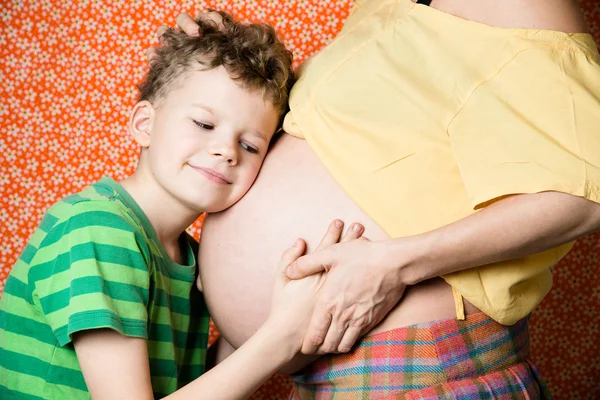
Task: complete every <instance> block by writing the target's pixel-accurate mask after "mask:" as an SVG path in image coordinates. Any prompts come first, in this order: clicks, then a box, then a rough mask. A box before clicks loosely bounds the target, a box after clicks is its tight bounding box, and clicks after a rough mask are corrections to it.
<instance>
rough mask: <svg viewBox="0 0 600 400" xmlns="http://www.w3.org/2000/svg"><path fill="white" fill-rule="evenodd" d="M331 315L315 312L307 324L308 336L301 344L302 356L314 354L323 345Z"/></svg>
mask: <svg viewBox="0 0 600 400" xmlns="http://www.w3.org/2000/svg"><path fill="white" fill-rule="evenodd" d="M331 319H332V315H331V313H329V312H324V313H317V312H315V313H314V314H313V316H312V318H311V320H310V323H309V324H308V332H309V334H308V335H307V336H306V337H305V338H304V341H303V343H302V350H301V351H302V353H303V354H315V352H316V351H317V350H318V348H319V347H320V346H321V345H322V344H323V341H324V340H325V337H326V335H327V332H328V331H329V325H330V324H331Z"/></svg>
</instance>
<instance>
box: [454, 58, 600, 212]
mask: <svg viewBox="0 0 600 400" xmlns="http://www.w3.org/2000/svg"><path fill="white" fill-rule="evenodd" d="M448 134H449V137H450V141H451V144H452V149H453V152H454V155H455V157H456V160H457V162H458V165H459V168H460V172H461V175H462V179H463V181H464V184H465V187H466V189H467V192H468V194H469V197H470V199H471V202H472V206H473V208H475V209H476V208H480V207H483V206H485V205H487V204H489V203H490V202H493V201H495V200H497V199H499V198H501V197H503V196H506V195H511V194H521V193H537V192H542V191H559V192H564V193H569V194H573V195H576V196H582V197H585V198H587V199H589V200H592V201H595V202H600V67H599V57H598V56H597V54H595V55H594V54H588V53H586V52H583V51H574V50H573V49H570V50H561V49H556V48H552V49H551V48H534V49H529V50H525V51H523V52H521V53H519V54H517V55H516V56H515V57H514V58H513V59H512V60H511V61H510V62H508V63H507V64H506V65H504V67H503V68H501V70H500V71H499V72H498V73H497V75H496V76H494V77H492V78H491V79H489V80H488V81H486V82H484V83H482V84H481V85H480V86H479V87H477V89H476V90H475V91H474V92H473V93H472V95H471V96H470V98H469V100H468V101H467V102H466V104H465V105H464V107H463V108H462V109H461V110H460V111H459V113H458V114H457V115H456V116H455V117H454V119H453V120H452V122H451V123H450V125H449V127H448Z"/></svg>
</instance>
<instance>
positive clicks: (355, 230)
mask: <svg viewBox="0 0 600 400" xmlns="http://www.w3.org/2000/svg"><path fill="white" fill-rule="evenodd" d="M364 231H365V227H364V226H362V224H359V223H358V222H355V223H353V224H352V225H350V229H348V231H347V232H346V234H345V235H344V237H343V238H342V240H341V241H342V242H347V241H348V240H354V239H358V238H359V237H361V235H362V234H363V232H364Z"/></svg>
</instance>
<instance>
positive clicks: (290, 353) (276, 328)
mask: <svg viewBox="0 0 600 400" xmlns="http://www.w3.org/2000/svg"><path fill="white" fill-rule="evenodd" d="M300 331H301V329H296V328H295V327H294V326H293V325H290V324H287V325H286V324H283V323H281V322H280V321H278V320H277V318H276V317H274V316H269V318H268V319H267V321H265V323H264V324H263V326H261V328H260V329H259V331H258V332H257V334H259V333H260V335H261V336H263V337H265V338H266V339H267V340H268V342H269V346H270V348H271V349H272V350H273V351H274V354H273V357H275V358H276V359H277V360H278V363H279V364H284V363H287V362H288V361H290V360H291V359H292V358H294V356H295V355H296V354H298V353H299V352H300V349H301V347H302V340H303V339H304V337H303V336H302V335H301V334H300Z"/></svg>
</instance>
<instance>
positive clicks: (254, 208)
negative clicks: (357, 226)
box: [199, 135, 474, 347]
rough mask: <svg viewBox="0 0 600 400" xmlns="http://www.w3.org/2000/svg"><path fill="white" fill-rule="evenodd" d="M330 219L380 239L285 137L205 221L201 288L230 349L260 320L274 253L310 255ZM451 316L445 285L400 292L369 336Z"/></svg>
mask: <svg viewBox="0 0 600 400" xmlns="http://www.w3.org/2000/svg"><path fill="white" fill-rule="evenodd" d="M335 218H339V219H342V220H343V221H344V222H346V223H347V224H348V225H349V224H350V223H351V222H354V221H357V222H361V223H362V224H363V225H364V226H365V228H366V229H365V236H366V237H368V238H369V239H371V240H380V239H385V238H387V235H386V234H385V232H383V231H382V230H381V228H379V227H378V226H377V225H376V224H375V223H374V222H373V221H372V220H371V219H370V218H369V217H368V216H367V215H366V214H365V213H364V212H363V211H362V210H361V209H360V208H358V207H357V206H356V205H355V204H354V203H353V202H352V200H351V199H350V198H349V197H348V196H347V195H346V194H345V193H344V192H343V191H342V190H341V188H340V187H339V186H338V184H337V183H336V182H335V180H333V178H332V177H331V176H330V175H329V173H328V172H327V171H326V170H325V169H324V167H323V166H322V165H321V163H320V162H319V160H318V158H317V157H316V156H315V155H314V153H313V152H312V150H311V149H310V148H309V147H308V145H307V143H306V142H305V141H304V140H300V139H297V138H294V137H292V136H289V135H284V136H282V137H281V138H280V139H279V140H278V141H277V142H276V143H275V145H274V146H273V148H272V150H271V151H270V153H269V155H268V157H267V158H266V160H265V163H264V166H263V168H262V170H261V172H260V175H259V176H258V178H257V180H256V183H255V184H254V186H253V187H252V188H251V189H250V191H249V192H248V194H247V195H246V196H244V197H243V198H242V199H241V200H240V201H239V202H238V203H237V204H235V205H234V206H233V207H231V208H229V209H228V210H226V211H224V212H222V213H218V214H211V215H209V216H208V217H207V218H206V220H205V223H204V226H203V230H202V238H201V241H200V254H199V262H200V274H201V279H202V286H203V290H204V295H205V299H206V302H207V305H208V308H209V310H210V313H211V315H212V317H213V319H214V321H215V323H216V325H217V327H218V328H219V330H220V332H221V334H222V335H223V336H224V337H225V338H226V339H227V340H228V341H229V342H230V343H231V344H232V345H233V346H234V347H239V346H240V345H241V344H242V343H244V342H245V341H246V340H247V339H248V338H249V337H250V336H251V335H252V334H253V333H254V332H256V330H257V329H258V328H259V327H260V325H261V324H262V323H263V322H264V321H265V319H266V317H267V315H268V313H269V307H270V300H271V288H272V285H273V279H274V273H275V270H276V267H277V265H278V262H279V258H280V257H281V253H282V252H283V251H284V250H285V249H286V248H288V247H289V246H290V245H291V244H292V243H293V242H294V240H295V239H296V238H298V237H300V238H303V239H305V240H306V241H307V243H308V247H309V249H308V251H309V252H310V251H311V250H312V249H314V248H315V246H316V245H317V244H318V242H319V240H320V238H321V237H322V235H323V234H324V233H325V230H326V228H327V226H328V225H329V223H330V222H331V221H332V220H333V219H335ZM468 311H474V310H472V309H471V310H468ZM454 315H455V311H454V302H453V298H452V292H451V289H450V286H448V285H447V284H446V283H445V282H444V281H443V280H441V279H434V280H431V281H428V282H423V283H421V284H418V285H415V286H412V287H411V288H410V289H409V290H407V292H406V294H405V296H404V297H403V299H402V300H401V301H400V302H399V303H398V305H397V306H396V307H395V309H394V310H393V311H392V312H391V313H390V314H389V315H388V317H387V318H386V319H385V320H384V321H382V323H380V325H379V326H377V327H376V328H375V330H374V331H372V333H375V332H376V331H384V330H389V329H393V328H396V327H401V326H407V325H410V324H414V323H418V322H425V321H431V320H437V319H445V318H452V317H453V316H454Z"/></svg>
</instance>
